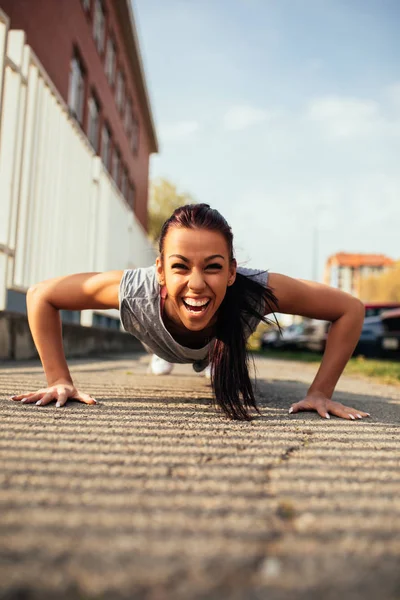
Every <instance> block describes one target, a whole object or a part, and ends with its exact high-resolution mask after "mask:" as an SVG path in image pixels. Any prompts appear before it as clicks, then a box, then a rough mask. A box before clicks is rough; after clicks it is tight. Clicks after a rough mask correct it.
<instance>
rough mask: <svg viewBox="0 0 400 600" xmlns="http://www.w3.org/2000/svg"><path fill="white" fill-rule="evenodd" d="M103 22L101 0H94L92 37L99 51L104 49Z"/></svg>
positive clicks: (104, 20)
mask: <svg viewBox="0 0 400 600" xmlns="http://www.w3.org/2000/svg"><path fill="white" fill-rule="evenodd" d="M105 22H106V18H105V15H104V9H103V3H102V1H101V0H94V12H93V38H94V41H95V42H96V46H97V50H98V51H99V52H100V53H102V52H103V50H104V34H105Z"/></svg>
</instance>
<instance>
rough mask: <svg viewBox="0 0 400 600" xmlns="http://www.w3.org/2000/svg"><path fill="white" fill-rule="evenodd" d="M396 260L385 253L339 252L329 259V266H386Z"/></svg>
mask: <svg viewBox="0 0 400 600" xmlns="http://www.w3.org/2000/svg"><path fill="white" fill-rule="evenodd" d="M394 263H395V261H394V260H393V259H392V258H389V257H388V256H385V255H384V254H350V253H348V252H338V253H337V254H333V255H332V256H330V257H329V258H328V260H327V264H328V266H331V265H337V266H341V267H361V266H368V267H381V266H383V267H386V266H391V265H394Z"/></svg>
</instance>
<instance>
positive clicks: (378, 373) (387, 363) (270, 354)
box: [253, 350, 400, 385]
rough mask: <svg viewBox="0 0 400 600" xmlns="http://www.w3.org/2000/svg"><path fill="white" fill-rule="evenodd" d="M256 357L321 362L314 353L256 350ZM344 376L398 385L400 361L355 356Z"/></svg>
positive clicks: (399, 382)
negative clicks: (366, 378) (356, 376)
mask: <svg viewBox="0 0 400 600" xmlns="http://www.w3.org/2000/svg"><path fill="white" fill-rule="evenodd" d="M253 353H254V354H256V355H258V356H265V357H266V358H278V359H280V360H296V361H300V362H308V363H318V362H321V360H322V354H317V353H315V352H295V351H292V352H290V351H287V352H286V351H284V350H283V351H279V350H278V351H277V350H258V351H257V350H256V351H253ZM344 373H345V374H346V375H362V376H363V377H368V378H370V379H373V380H374V381H377V382H379V383H390V384H392V385H400V360H397V361H396V360H385V359H375V358H365V357H364V356H356V357H354V358H351V359H350V360H349V362H348V363H347V365H346V368H345V370H344Z"/></svg>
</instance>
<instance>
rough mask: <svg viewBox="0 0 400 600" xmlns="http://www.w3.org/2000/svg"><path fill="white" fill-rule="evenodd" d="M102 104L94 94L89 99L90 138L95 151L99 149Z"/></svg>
mask: <svg viewBox="0 0 400 600" xmlns="http://www.w3.org/2000/svg"><path fill="white" fill-rule="evenodd" d="M99 118H100V105H99V103H98V101H97V100H96V97H95V96H94V94H92V95H91V96H90V98H89V100H88V138H89V142H90V143H91V144H92V146H93V148H94V150H95V152H96V153H97V152H98V151H99Z"/></svg>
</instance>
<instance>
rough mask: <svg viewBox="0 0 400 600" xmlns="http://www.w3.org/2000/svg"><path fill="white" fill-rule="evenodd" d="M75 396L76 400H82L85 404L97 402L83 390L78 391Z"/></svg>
mask: <svg viewBox="0 0 400 600" xmlns="http://www.w3.org/2000/svg"><path fill="white" fill-rule="evenodd" d="M75 397H76V399H77V400H79V401H80V402H84V403H85V404H97V402H96V400H95V398H93V397H92V396H89V394H85V392H78V394H77V395H76V396H75Z"/></svg>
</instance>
